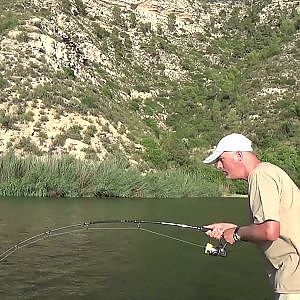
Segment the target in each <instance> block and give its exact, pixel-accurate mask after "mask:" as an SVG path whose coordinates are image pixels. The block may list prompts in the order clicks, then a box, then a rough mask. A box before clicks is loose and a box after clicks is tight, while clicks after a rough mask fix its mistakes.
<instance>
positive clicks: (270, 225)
mask: <svg viewBox="0 0 300 300" xmlns="http://www.w3.org/2000/svg"><path fill="white" fill-rule="evenodd" d="M237 233H238V235H239V236H240V237H241V240H242V241H247V242H254V243H258V242H263V241H275V240H276V239H277V238H278V237H279V234H280V223H279V222H277V221H266V222H264V223H261V224H251V225H247V226H242V227H240V228H239V229H238V231H237Z"/></svg>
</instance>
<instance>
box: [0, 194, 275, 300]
mask: <svg viewBox="0 0 300 300" xmlns="http://www.w3.org/2000/svg"><path fill="white" fill-rule="evenodd" d="M247 209H248V205H247V200H246V199H243V198H201V199H194V198H193V199H91V198H86V199H78V198H76V199H75V198H74V199H50V198H42V199H41V198H26V199H23V198H2V199H0V211H1V217H0V240H1V245H0V252H3V251H4V250H6V249H7V248H8V247H10V246H13V245H15V244H16V243H17V242H18V241H21V240H24V239H26V238H29V237H31V236H33V235H36V234H38V233H41V232H45V231H47V230H49V229H53V228H58V227H62V226H66V225H70V224H78V223H83V222H85V221H93V220H107V219H148V220H163V221H173V222H178V223H187V224H193V225H203V224H208V223H212V222H214V221H233V222H236V223H238V224H245V223H247V222H248V215H247V213H248V211H247ZM93 227H94V228H96V226H91V228H93ZM102 227H104V228H114V229H102V230H90V229H88V230H83V231H79V232H73V233H69V234H63V235H59V236H52V237H51V236H50V237H49V238H46V239H43V240H41V241H38V242H37V243H34V244H32V245H30V246H28V247H24V248H22V249H18V250H17V251H16V252H14V253H13V254H12V255H10V256H8V257H7V258H6V259H5V260H3V261H2V262H0V299H101V300H121V299H122V300H123V299H124V300H125V299H126V300H129V299H130V300H141V299H146V300H152V299H153V300H160V299H161V300H167V299H172V300H195V299H205V300H208V299H218V300H225V299H228V300H233V299H237V300H240V299H249V300H254V299H260V300H267V299H272V293H271V289H270V287H269V285H268V282H267V278H266V275H265V272H264V262H263V258H262V257H261V255H260V254H259V251H258V249H256V247H255V246H254V245H252V244H248V243H240V244H236V245H235V246H228V247H227V249H228V256H227V257H226V258H222V257H213V256H209V255H206V254H204V248H203V247H204V246H205V245H206V243H207V242H209V239H208V237H206V235H205V234H203V233H200V232H197V231H193V230H188V229H181V228H173V227H172V228H171V227H166V226H159V225H146V224H145V225H143V226H142V228H145V229H147V230H151V231H154V232H156V233H160V234H164V235H168V236H172V237H175V238H177V239H180V240H184V241H188V242H191V243H192V244H188V243H184V242H182V241H178V240H174V239H170V238H168V237H165V236H160V235H158V234H154V233H151V232H149V231H143V230H138V229H137V227H136V226H135V225H133V226H132V225H130V224H128V225H127V224H104V226H102ZM115 227H117V228H122V229H124V230H122V229H116V228H115ZM129 227H130V228H131V229H126V228H129ZM132 228H134V229H132ZM71 229H73V228H71ZM75 229H76V228H75ZM68 230H69V229H68ZM68 230H66V231H68ZM66 231H64V232H66ZM214 243H215V242H214ZM194 244H197V245H198V246H197V245H194Z"/></svg>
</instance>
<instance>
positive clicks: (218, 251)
mask: <svg viewBox="0 0 300 300" xmlns="http://www.w3.org/2000/svg"><path fill="white" fill-rule="evenodd" d="M112 223H119V224H120V223H121V224H135V225H137V226H136V227H133V226H132V227H93V226H91V225H95V224H98V225H99V224H112ZM142 224H152V225H163V226H171V227H180V228H185V229H192V230H196V231H201V232H206V231H208V230H210V229H209V228H206V227H204V226H194V225H188V224H180V223H174V222H165V221H149V220H100V221H89V222H84V223H79V224H73V225H68V226H63V227H58V228H54V229H49V230H47V231H45V232H42V233H39V234H37V235H34V236H32V237H29V238H27V239H24V240H22V241H20V242H18V243H16V244H15V245H14V246H12V247H10V248H8V249H7V250H5V251H4V252H2V253H1V254H0V262H1V261H3V260H5V259H6V258H7V257H8V256H10V255H12V254H13V253H14V252H16V251H17V250H18V249H22V248H24V247H27V246H30V245H33V244H35V243H37V242H39V241H41V240H44V239H47V238H49V237H55V236H62V235H65V234H71V233H75V232H80V231H87V230H142V231H146V232H148V233H151V234H154V235H157V236H160V237H164V238H168V239H171V240H175V241H178V242H182V243H185V244H189V245H192V246H197V247H199V248H205V253H206V254H209V255H213V256H221V257H226V256H227V251H226V250H225V247H226V243H225V244H224V245H223V244H221V243H220V244H219V246H218V247H214V246H213V245H212V244H210V243H208V244H207V245H206V246H202V245H199V244H196V243H193V242H190V241H186V240H183V239H179V238H177V237H174V236H170V235H166V234H164V233H160V232H156V231H153V230H150V229H146V228H142V227H141V225H142ZM76 227H77V229H76ZM78 227H81V228H79V229H78ZM71 228H73V229H71ZM69 229H71V230H69Z"/></svg>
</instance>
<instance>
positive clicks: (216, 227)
mask: <svg viewBox="0 0 300 300" xmlns="http://www.w3.org/2000/svg"><path fill="white" fill-rule="evenodd" d="M205 227H207V228H211V229H212V230H209V231H207V232H206V234H207V235H208V236H209V237H212V238H214V239H218V240H219V239H220V238H221V237H222V236H223V234H224V233H225V232H226V231H227V230H229V229H232V235H233V232H234V230H235V228H236V227H237V225H235V224H232V223H215V224H210V225H206V226H205ZM226 236H227V235H226ZM231 238H232V239H233V237H231ZM224 239H225V237H224ZM228 242H229V241H228Z"/></svg>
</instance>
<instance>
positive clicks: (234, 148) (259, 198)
mask: <svg viewBox="0 0 300 300" xmlns="http://www.w3.org/2000/svg"><path fill="white" fill-rule="evenodd" d="M203 162H204V163H206V164H213V163H215V164H216V166H217V168H218V169H219V170H221V171H223V172H224V173H225V175H226V178H229V179H243V180H246V181H247V182H248V197H249V207H250V215H251V217H252V220H253V224H250V225H247V226H237V225H236V224H232V223H215V224H211V225H208V226H207V227H209V228H212V230H211V231H208V232H207V235H209V236H210V237H213V238H216V239H220V238H221V237H223V238H224V239H225V240H226V241H227V242H228V243H230V244H234V243H236V242H239V241H246V242H254V243H256V244H258V245H259V247H260V248H262V250H263V252H264V254H265V256H266V258H267V261H268V263H269V266H268V275H269V277H270V280H271V282H272V285H273V288H274V292H275V299H278V300H279V299H280V300H300V191H299V189H298V187H297V186H296V184H295V183H294V182H293V181H292V179H291V178H290V177H289V176H288V175H287V174H286V173H285V172H284V171H283V170H282V169H280V168H279V167H277V166H275V165H273V164H271V163H267V162H261V161H260V160H259V159H258V158H257V157H256V155H255V154H254V152H253V149H252V143H251V141H250V140H249V139H248V138H247V137H245V136H244V135H242V134H237V133H233V134H230V135H227V136H225V137H224V138H222V139H221V140H220V142H219V143H218V145H217V147H216V148H215V150H214V151H213V153H212V154H211V155H210V156H209V157H207V158H206V159H205V160H204V161H203Z"/></svg>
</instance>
